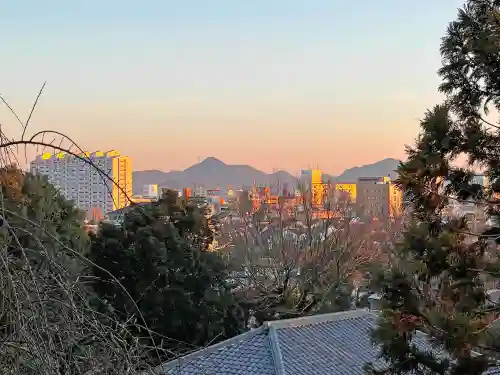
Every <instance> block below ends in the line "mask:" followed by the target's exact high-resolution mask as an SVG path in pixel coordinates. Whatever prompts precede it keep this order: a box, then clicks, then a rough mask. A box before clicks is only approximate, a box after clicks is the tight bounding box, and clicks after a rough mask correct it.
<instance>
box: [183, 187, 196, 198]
mask: <svg viewBox="0 0 500 375" xmlns="http://www.w3.org/2000/svg"><path fill="white" fill-rule="evenodd" d="M192 195H193V194H192V193H191V188H188V187H187V188H184V189H182V196H183V197H184V198H186V199H189V198H191V196H192Z"/></svg>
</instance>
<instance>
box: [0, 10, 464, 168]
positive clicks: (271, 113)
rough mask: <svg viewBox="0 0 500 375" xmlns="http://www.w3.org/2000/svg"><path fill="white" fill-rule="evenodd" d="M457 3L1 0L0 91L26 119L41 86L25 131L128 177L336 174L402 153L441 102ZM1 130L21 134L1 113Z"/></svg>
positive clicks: (11, 118)
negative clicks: (101, 155) (443, 42)
mask: <svg viewBox="0 0 500 375" xmlns="http://www.w3.org/2000/svg"><path fill="white" fill-rule="evenodd" d="M462 3H463V0H440V1H436V0H420V1H418V2H415V1H409V0H382V1H374V0H359V1H345V0H343V1H338V0H211V1H207V0H183V1H178V0H142V1H129V0H121V1H118V0H105V1H102V0H101V1H97V0H86V1H82V0H72V1H67V0H46V1H39V0H31V1H30V0H0V9H1V11H0V33H1V35H2V53H1V59H0V67H1V69H0V94H1V95H2V96H3V97H4V98H5V99H6V100H7V101H8V103H9V104H10V105H11V107H13V108H14V110H15V111H16V113H17V114H18V115H19V117H20V118H21V119H22V120H26V118H27V117H28V114H29V112H30V108H31V106H32V104H33V101H34V100H35V97H36V95H37V93H38V91H39V89H40V87H41V85H42V84H43V82H45V81H46V82H47V85H46V87H45V89H44V92H43V94H42V95H41V98H40V100H39V102H38V105H37V107H36V110H35V113H34V114H33V116H32V119H31V120H30V124H29V127H28V129H27V132H26V133H27V135H31V134H34V133H36V132H37V131H41V130H55V131H59V132H63V133H64V134H66V135H68V136H69V137H71V139H73V140H74V141H75V142H76V143H77V144H78V145H79V147H81V148H82V149H84V150H89V151H93V150H109V149H117V150H120V151H121V153H122V154H124V155H128V156H130V157H131V158H132V160H133V166H134V170H144V169H159V170H164V171H168V170H172V169H185V168H187V167H189V166H190V165H191V164H194V163H196V162H198V160H201V159H204V158H206V157H209V156H213V157H216V158H218V159H220V160H222V161H224V162H226V163H227V164H250V165H252V166H254V167H256V168H259V169H261V170H264V171H266V172H271V171H273V170H276V169H285V170H288V171H289V172H291V173H298V171H299V170H300V169H304V168H307V167H311V166H314V167H316V166H318V167H319V168H321V169H323V170H324V171H326V172H329V173H334V174H335V173H341V172H342V171H343V170H344V169H346V168H349V167H353V166H356V165H363V164H369V163H372V162H375V161H377V160H380V159H383V158H387V157H394V158H403V157H404V147H405V144H409V143H412V141H413V140H414V139H415V137H416V136H417V134H418V126H419V122H418V121H419V119H420V118H422V117H423V115H424V113H425V111H426V109H428V108H430V107H432V106H433V105H435V104H437V103H439V102H440V101H441V96H440V94H439V93H438V92H437V86H438V85H439V82H440V81H439V78H438V77H437V75H436V71H437V69H438V68H439V67H440V56H439V44H440V39H441V37H442V36H443V35H444V34H445V31H446V27H447V24H448V23H449V22H450V21H452V20H453V19H454V18H455V16H456V12H457V8H458V7H460V6H461V5H462ZM0 124H1V126H2V130H3V131H4V132H5V133H7V135H8V136H9V137H11V138H16V139H19V138H20V137H21V134H22V130H21V125H20V124H19V123H18V122H16V119H15V118H14V116H12V115H11V113H10V112H9V110H8V109H7V108H6V107H5V106H4V105H1V103H0ZM25 137H27V136H25ZM49 138H50V141H51V140H52V138H53V137H48V136H47V137H46V138H45V141H49ZM57 143H58V144H59V141H57ZM67 144H68V142H67V141H66V142H65V143H63V145H67ZM40 152H41V150H40V149H38V150H36V149H34V148H32V149H30V150H28V152H27V155H28V156H27V159H28V161H29V159H30V158H32V157H33V156H34V155H36V154H37V153H40ZM22 159H23V160H24V157H23V158H22ZM22 162H23V161H22V160H21V163H22Z"/></svg>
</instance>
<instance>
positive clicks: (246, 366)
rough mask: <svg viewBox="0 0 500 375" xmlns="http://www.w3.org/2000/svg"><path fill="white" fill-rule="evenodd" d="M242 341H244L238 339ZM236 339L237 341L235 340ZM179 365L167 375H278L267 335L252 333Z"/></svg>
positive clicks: (190, 356) (259, 331)
mask: <svg viewBox="0 0 500 375" xmlns="http://www.w3.org/2000/svg"><path fill="white" fill-rule="evenodd" d="M240 337H241V340H238V338H240ZM235 339H236V340H235ZM235 339H230V340H228V341H227V342H223V343H221V344H223V345H220V344H219V345H216V346H214V347H215V348H210V347H209V348H207V350H201V351H200V352H197V353H194V354H193V355H189V356H186V357H184V358H181V359H179V360H177V361H173V362H170V363H167V364H166V365H167V367H168V368H167V369H165V370H164V371H159V373H160V374H165V375H173V374H175V375H198V374H199V375H202V374H203V375H276V372H275V370H274V363H273V358H272V354H271V349H270V346H269V340H268V337H267V332H266V331H265V330H263V329H261V330H258V331H256V332H249V333H247V334H243V335H240V336H238V337H237V338H235Z"/></svg>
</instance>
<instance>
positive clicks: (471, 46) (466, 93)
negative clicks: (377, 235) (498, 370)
mask: <svg viewBox="0 0 500 375" xmlns="http://www.w3.org/2000/svg"><path fill="white" fill-rule="evenodd" d="M441 55H442V60H443V66H442V68H441V69H440V70H439V74H440V76H441V77H442V79H443V83H442V84H441V86H440V90H441V91H442V92H443V93H444V94H445V95H446V102H445V104H442V105H438V106H436V107H435V108H433V109H432V110H430V111H428V113H427V114H426V115H425V118H424V119H423V120H422V121H421V134H420V136H419V138H418V139H417V141H416V144H415V145H414V146H413V147H411V148H408V150H407V154H408V160H407V161H406V162H405V163H402V164H401V166H400V167H399V175H400V180H399V183H400V185H401V187H402V188H403V189H404V191H405V193H406V195H407V198H408V200H409V201H410V202H411V209H412V219H413V220H412V222H411V224H410V225H409V226H408V228H407V231H406V233H405V236H404V240H403V241H402V243H401V244H399V248H398V261H397V262H395V263H394V266H393V267H392V269H391V270H389V271H387V272H385V273H384V274H382V275H380V278H379V279H378V280H377V281H378V283H377V284H378V286H379V288H380V290H381V292H382V293H383V296H384V297H385V309H384V311H383V312H382V314H381V316H380V321H379V326H378V328H377V329H376V330H375V331H374V332H373V338H374V341H375V343H377V344H380V345H381V348H382V349H381V357H382V358H383V359H385V360H386V361H387V362H388V366H387V367H386V368H383V369H380V368H377V370H378V371H375V369H374V367H373V366H368V368H369V372H371V373H377V374H406V373H414V374H426V375H427V374H453V375H458V374H460V375H473V374H474V375H476V374H483V373H484V372H485V371H486V370H487V368H489V367H491V366H493V365H494V363H495V361H494V358H493V357H494V356H493V355H482V356H481V355H476V353H477V352H479V351H484V345H485V342H487V341H488V340H486V336H487V335H488V334H491V333H492V332H494V330H492V329H491V326H492V324H493V323H494V322H495V321H496V320H497V318H498V315H499V310H500V306H497V305H493V307H492V306H491V303H489V301H488V295H487V287H486V285H485V280H487V279H488V278H490V279H491V278H493V279H498V276H499V275H500V263H499V261H498V259H497V258H498V256H497V252H496V248H494V251H490V250H491V248H490V247H489V246H488V245H489V242H490V240H491V239H495V238H498V233H500V229H499V228H496V227H495V226H498V225H499V221H498V217H499V213H500V211H499V209H498V207H499V203H500V200H499V198H498V197H499V193H500V133H499V129H500V126H498V125H497V124H495V123H493V122H491V121H488V120H487V115H488V113H489V111H490V110H494V111H498V109H500V1H499V0H469V1H467V2H466V4H465V5H464V7H463V8H462V9H460V10H459V13H458V18H457V19H456V20H455V21H454V22H452V23H450V25H449V27H448V30H447V33H446V36H445V37H444V38H443V40H442V45H441ZM464 157H466V160H467V165H466V166H464V167H458V166H457V159H459V158H464ZM478 167H479V168H482V169H483V170H484V171H485V174H486V176H487V178H488V180H489V181H490V184H486V185H481V184H479V183H478V182H477V181H476V180H475V179H474V170H475V169H476V168H478ZM456 202H459V203H469V204H475V205H477V206H478V207H484V208H485V209H486V210H487V212H488V214H489V215H490V217H491V219H492V220H493V223H494V227H493V228H492V229H490V230H489V232H488V234H486V233H484V232H480V233H474V232H473V231H472V229H471V225H470V223H468V222H467V221H466V220H465V219H464V218H463V217H453V216H450V215H448V214H447V211H446V208H447V207H448V206H449V205H450V204H451V203H456ZM492 233H497V234H495V235H494V236H492V235H491V234H492ZM417 331H421V332H425V333H426V334H427V335H428V338H429V340H431V341H432V342H433V344H434V345H435V347H436V352H435V353H428V352H426V351H425V350H423V348H422V347H419V346H417V345H416V344H415V341H414V340H413V339H414V338H415V335H416V334H417ZM438 354H439V355H438ZM489 354H491V353H489Z"/></svg>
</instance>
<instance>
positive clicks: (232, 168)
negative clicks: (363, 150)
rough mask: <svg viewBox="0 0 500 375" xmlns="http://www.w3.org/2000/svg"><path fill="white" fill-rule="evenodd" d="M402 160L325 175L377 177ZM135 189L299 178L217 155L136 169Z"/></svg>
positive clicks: (291, 182) (272, 182)
mask: <svg viewBox="0 0 500 375" xmlns="http://www.w3.org/2000/svg"><path fill="white" fill-rule="evenodd" d="M398 165H399V160H396V159H384V160H381V161H378V162H376V163H374V164H368V165H363V166H360V167H354V168H350V169H347V170H345V171H344V172H343V173H342V174H341V175H340V176H338V177H335V176H329V175H324V179H325V180H331V181H333V180H336V181H341V182H354V181H356V180H357V179H358V177H377V176H387V175H393V176H394V170H395V169H396V168H397V166H398ZM133 182H134V185H133V190H134V193H137V194H140V193H141V190H142V187H143V186H144V185H149V184H158V185H159V186H160V187H169V188H171V189H182V188H184V187H192V186H194V185H202V186H204V187H206V188H221V189H226V188H228V187H233V188H238V187H241V186H251V185H252V184H253V183H254V182H255V183H256V184H258V185H273V186H274V185H276V183H277V182H280V184H282V185H284V184H287V185H288V186H289V187H295V185H296V183H297V178H296V177H294V176H292V175H291V174H289V173H288V172H285V171H278V172H274V173H271V174H268V173H265V172H262V171H259V170H258V169H255V168H253V167H251V166H249V165H230V164H226V163H224V162H222V161H220V160H218V159H216V158H214V157H209V158H207V159H205V160H203V161H202V162H200V163H197V164H194V165H192V166H191V167H189V168H187V169H185V170H183V171H171V172H162V171H159V170H148V171H137V172H134V173H133Z"/></svg>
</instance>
